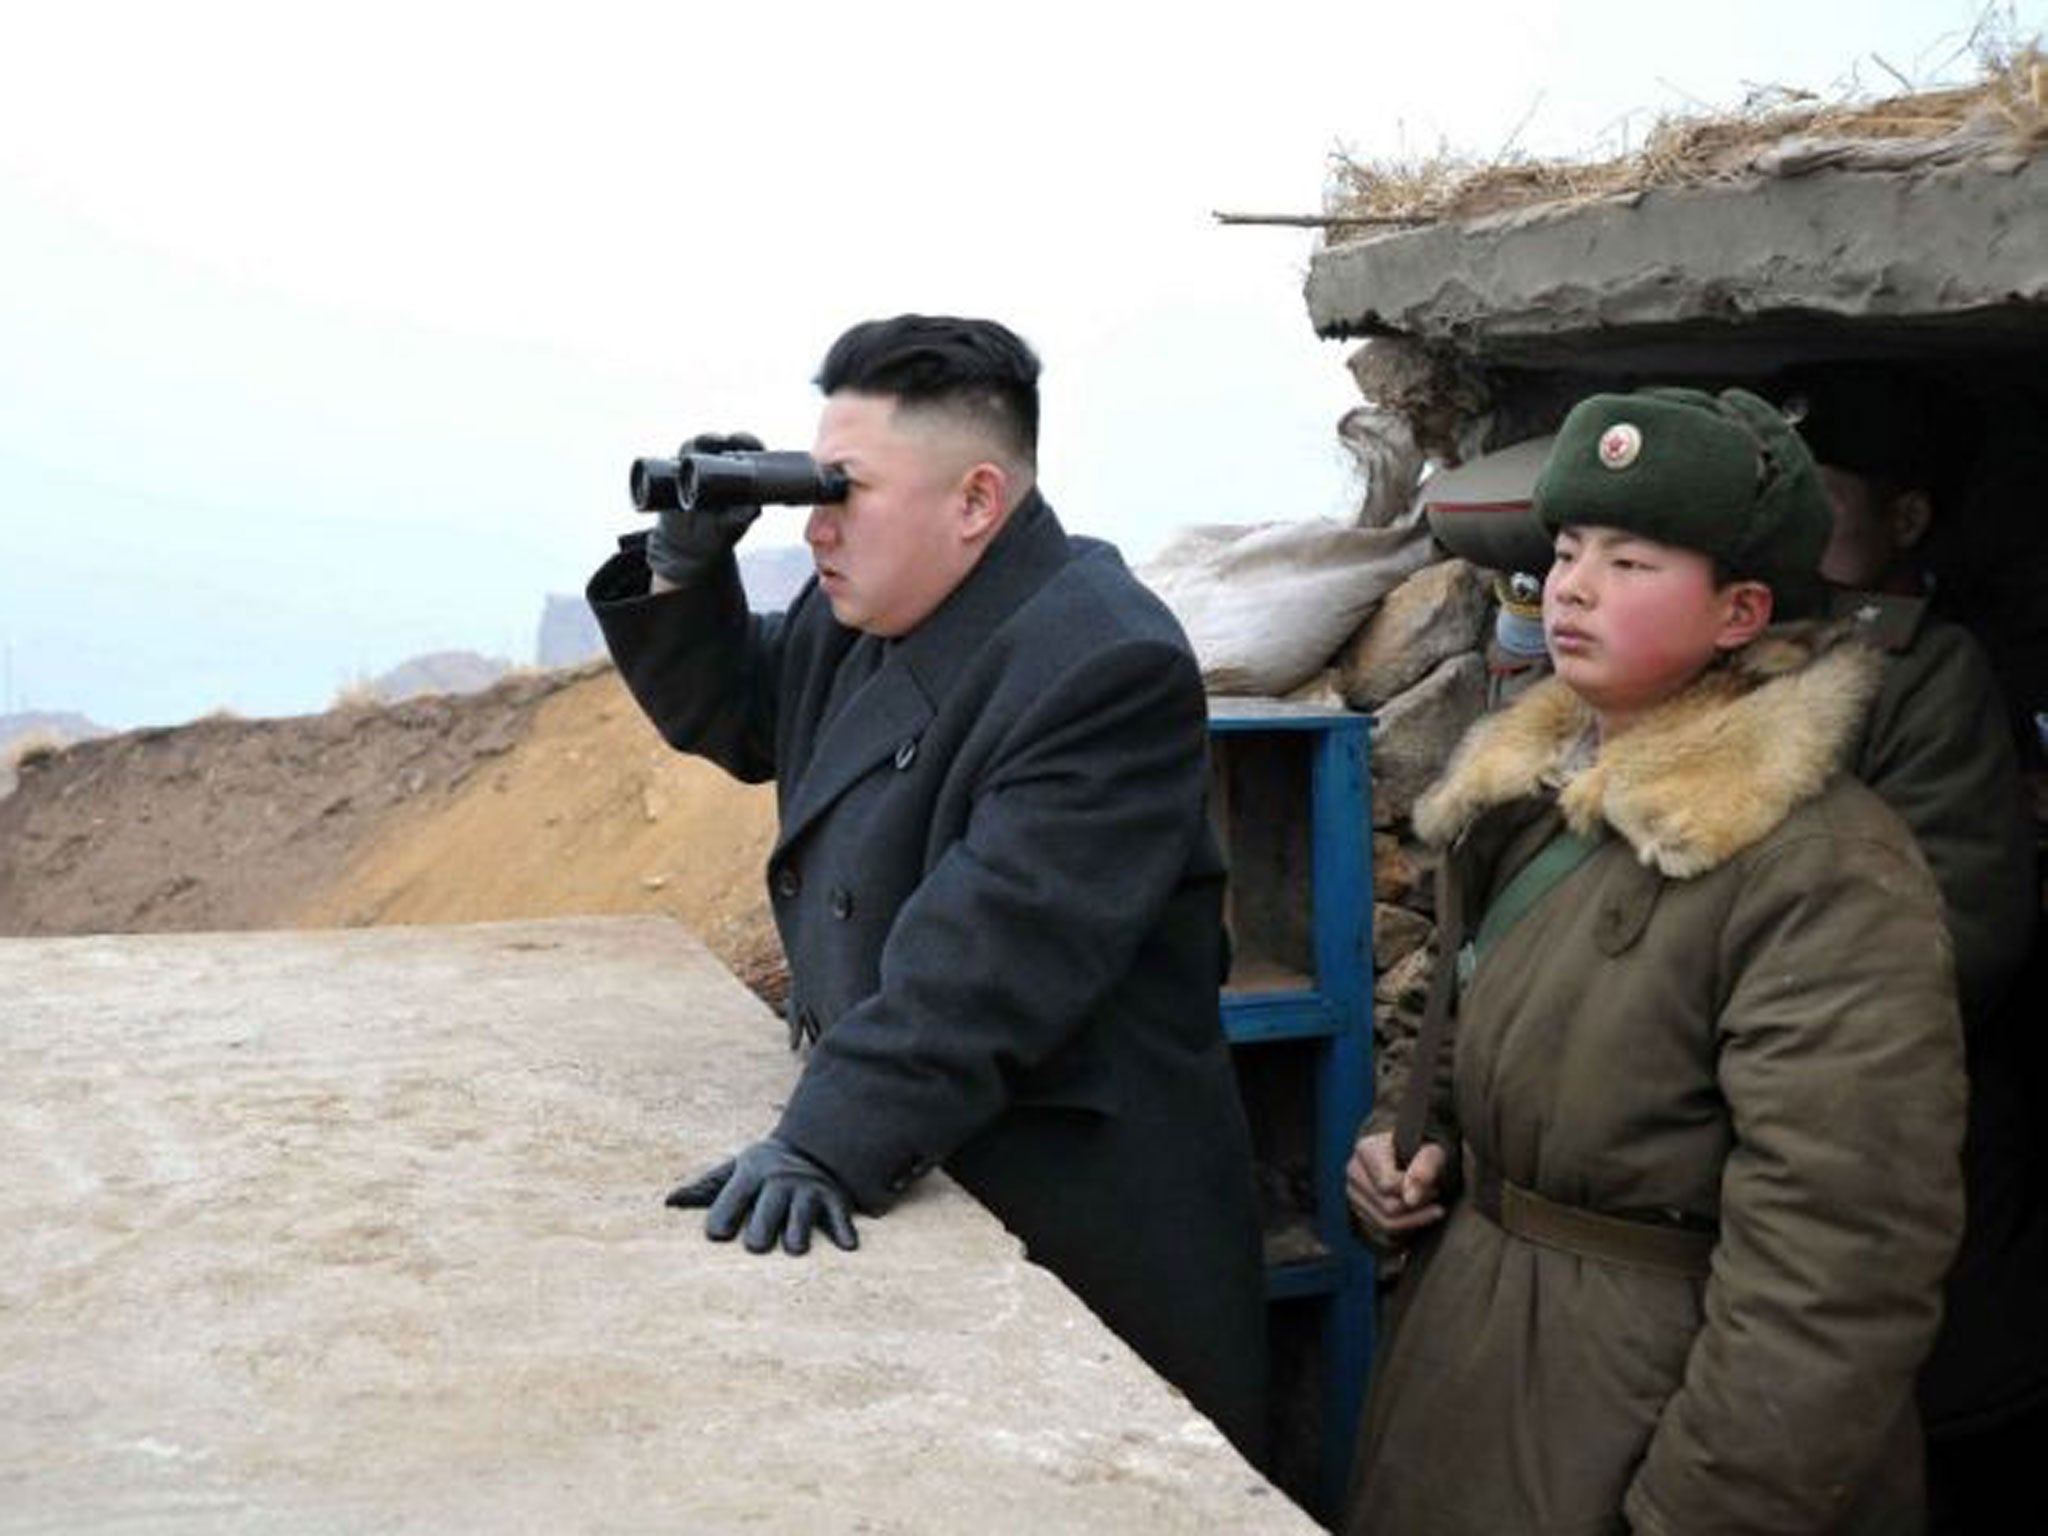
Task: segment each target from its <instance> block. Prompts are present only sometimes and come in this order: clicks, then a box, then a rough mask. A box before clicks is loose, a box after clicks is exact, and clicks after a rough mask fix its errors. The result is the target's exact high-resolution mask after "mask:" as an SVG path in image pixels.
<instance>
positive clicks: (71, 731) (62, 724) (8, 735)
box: [0, 709, 114, 752]
mask: <svg viewBox="0 0 2048 1536" xmlns="http://www.w3.org/2000/svg"><path fill="white" fill-rule="evenodd" d="M113 734H114V733H113V731H111V730H110V729H108V728H107V727H106V726H104V725H98V724H96V723H94V722H93V721H91V720H88V719H86V717H85V716H84V715H80V714H75V713H73V712H72V711H70V710H44V709H29V710H23V711H22V712H21V713H19V714H13V715H0V752H4V751H6V750H7V748H8V746H9V745H10V744H11V743H13V742H15V741H18V740H20V739H21V738H22V737H23V736H39V735H47V736H62V737H63V738H64V739H65V740H66V741H91V740H92V739H93V738H94V737H95V736H111V735H113Z"/></svg>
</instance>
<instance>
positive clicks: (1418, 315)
mask: <svg viewBox="0 0 2048 1536" xmlns="http://www.w3.org/2000/svg"><path fill="white" fill-rule="evenodd" d="M2044 150H2048V63H2044V61H2043V59H2042V57H2041V55H2040V54H2039V53H2038V52H2037V51H2035V50H2034V49H2033V48H2031V47H2030V48H2028V49H2026V50H2024V51H2023V52H2021V53H2019V54H2017V55H2016V56H2015V57H2014V58H2013V59H2012V60H2011V61H2009V62H2007V63H2005V64H2002V65H1997V66H1993V67H1989V68H1987V73H1986V77H1985V79H1984V80H1982V81H1980V82H1979V83H1978V84H1976V85H1974V86H1971V87H1967V88H1962V89H1955V90H1946V91H1934V92H1923V93H1918V94H1916V95H1912V96H1905V97H1896V98H1892V99H1891V100H1889V101H1885V102H1879V103H1875V104H1872V105H1869V106H1866V107H1860V108H1853V109H1852V108H1842V107H1821V106H1807V107H1801V108H1798V109H1795V110H1790V111H1778V112H1774V113H1768V114H1760V115H1752V116H1748V117H1741V118H1722V119H1713V120H1704V121H1693V122H1690V123H1684V124H1677V125H1666V126H1665V127H1662V128H1660V129H1659V131H1658V132H1657V133H1656V134H1653V135H1652V136H1651V140H1650V142H1649V143H1648V144H1647V145H1646V146H1645V147H1644V149H1643V150H1642V151H1641V152H1639V153H1638V154H1636V155H1633V156H1629V157H1626V158H1624V159H1621V160H1614V161H1607V162H1601V163H1597V164H1571V165H1563V164H1549V165H1543V164H1536V163H1533V162H1520V163H1516V164H1511V165H1500V166H1491V167H1480V168H1476V169H1467V170H1465V171H1463V172H1461V173H1460V174H1456V175H1448V174H1443V173H1442V172H1441V171H1440V170H1439V171H1438V172H1436V173H1433V174H1420V173H1417V172H1416V171H1414V170H1412V169H1411V170H1409V171H1405V172H1403V171H1399V170H1393V171H1387V172H1383V173H1382V172H1375V171H1374V170H1373V169H1372V168H1370V167H1361V166H1347V167H1341V168H1340V172H1339V186H1338V188H1337V191H1336V194H1335V196H1334V197H1333V206H1332V207H1331V209H1330V215H1331V217H1332V219H1333V220H1341V219H1344V218H1347V217H1366V218H1374V219H1380V220H1392V219H1398V220H1402V221H1404V227H1400V228H1397V229H1394V230H1392V232H1377V233H1371V234H1368V235H1366V236H1364V237H1363V238H1351V239H1347V240H1344V241H1343V242H1342V243H1339V234H1338V232H1339V231H1340V230H1342V229H1344V228H1346V226H1343V225H1341V224H1336V223H1333V225H1332V234H1331V236H1330V243H1329V244H1327V245H1326V247H1325V248H1324V249H1322V250H1321V251H1319V252H1317V254H1316V255H1315V257H1314V258H1313V261H1312V263H1311V266H1310V271H1309V277H1308V282H1307V289H1306V296H1307V301H1308V308H1309V314H1310V318H1311V320H1312V322H1313V324H1314V326H1315V328H1316V330H1317V332H1318V333H1319V334H1321V335H1324V336H1329V337H1343V336H1351V337H1373V336H1405V337H1410V338H1413V339H1415V340H1417V341H1420V342H1423V343H1425V344H1428V345H1430V346H1432V347H1433V348H1442V349H1445V350H1448V351H1451V352H1454V353H1457V354H1461V355H1464V356H1467V357H1471V358H1473V359H1475V360H1479V361H1482V362H1484V363H1485V364H1488V365H1496V366H1509V367H1563V368H1586V367H1599V368H1616V367H1619V368H1630V369H1637V368H1641V369H1655V368H1658V367H1660V366H1670V365H1671V364H1672V363H1674V362H1677V361H1681V360H1682V362H1683V363H1684V364H1685V365H1686V366H1687V367H1689V368H1694V369H1697V368H1700V367H1702V366H1722V367H1727V368H1731V369H1748V368H1755V367H1769V366H1772V365H1773V364H1774V363H1775V362H1776V361H1777V360H1778V359H1779V358H1780V357H1781V356H1782V355H1784V354H1786V353H1798V354H1805V355H1811V354H1812V353H1814V352H1816V351H1824V352H1833V353H1841V354H1844V355H1853V354H1855V353H1858V352H1878V353H1884V352H1898V351H1901V350H1905V351H1911V352H1914V353H1917V354H1921V355H1926V354H1928V353H1938V352H1943V351H1968V352H1972V353H1979V354H1981V353H1982V352H1984V351H1985V350H1987V349H1988V350H1993V351H2000V350H2006V349H2019V350H2029V351H2032V350H2037V349H2038V348H2040V347H2041V346H2042V345H2043V344H2044V343H2048V154H2044V153H2043V151H2044ZM1373 227H1374V228H1375V229H1378V230H1381V231H1384V230H1385V225H1383V224H1382V225H1377V226H1373Z"/></svg>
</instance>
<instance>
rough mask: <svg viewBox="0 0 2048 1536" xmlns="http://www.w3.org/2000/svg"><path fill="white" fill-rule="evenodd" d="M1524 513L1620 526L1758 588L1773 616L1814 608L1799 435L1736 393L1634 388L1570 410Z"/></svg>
mask: <svg viewBox="0 0 2048 1536" xmlns="http://www.w3.org/2000/svg"><path fill="white" fill-rule="evenodd" d="M1535 500H1536V515H1537V517H1539V518H1540V519H1541V520H1542V522H1543V526H1544V527H1545V528H1547V529H1549V530H1550V531H1551V532H1552V533H1555V532H1556V531H1557V530H1558V529H1559V528H1561V527H1563V526H1564V525H1565V524H1567V523H1578V524H1586V525H1591V526H1595V527H1602V528H1625V529H1627V530H1628V531H1629V532H1630V533H1637V534H1641V535H1642V536H1643V537H1644V538H1646V539H1655V540H1657V541H1658V542H1659V543H1660V544H1676V545H1678V546H1679V547H1681V548H1683V549H1693V550H1698V551H1699V552H1700V553H1701V554H1704V555H1709V556H1711V557H1713V558H1714V559H1715V560H1718V561H1719V562H1720V563H1721V565H1722V567H1723V568H1724V569H1725V570H1726V571H1727V572H1728V573H1729V574H1730V575H1731V576H1734V577H1736V578H1740V579H1745V580H1755V581H1761V582H1764V583H1766V584H1767V585H1768V586H1769V587H1770V589H1771V595H1772V598H1773V616H1774V617H1776V618H1800V617H1806V616H1811V615H1812V614H1815V613H1818V612H1819V611H1820V610H1821V608H1822V607H1823V606H1824V604H1823V601H1822V597H1823V594H1822V588H1821V582H1820V571H1819V567H1820V557H1821V552H1822V551H1823V550H1824V549H1826V548H1827V543H1828V533H1829V530H1830V528H1831V526H1832V522H1833V514H1832V513H1831V512H1830V511H1829V508H1828V499H1827V493H1826V491H1825V490H1823V489H1822V487H1821V483H1820V476H1819V474H1818V473H1817V472H1816V471H1815V469H1814V465H1813V455H1812V454H1811V453H1809V452H1808V451H1807V448H1806V445H1805V444H1804V443H1803V442H1801V441H1800V439H1799V434H1798V433H1797V432H1796V431H1794V430H1793V428H1792V426H1791V424H1790V423H1789V422H1787V421H1786V420H1785V418H1784V417H1783V416H1781V415H1780V414H1779V413H1778V412H1777V411H1776V410H1775V409H1774V408H1773V407H1772V406H1771V405H1770V403H1769V402H1768V401H1765V400H1762V399H1760V398H1758V397H1757V396H1755V395H1753V394H1751V393H1749V391H1747V390H1743V389H1728V390H1723V391H1722V392H1721V393H1720V394H1718V395H1710V394H1708V393H1706V392H1705V391H1704V390H1698V389H1641V390H1637V391H1636V392H1634V393H1633V394H1626V395H1593V396H1590V397H1588V398H1587V399H1584V400H1581V401H1580V402H1579V403H1578V404H1577V405H1575V406H1573V407H1572V410H1571V414H1570V415H1568V416H1566V417H1565V419H1564V425H1563V426H1562V427H1561V428H1559V429H1558V434H1557V442H1556V445H1555V446H1554V447H1552V449H1551V451H1550V457H1549V458H1548V459H1547V460H1546V461H1545V462H1544V465H1543V470H1542V472H1541V473H1540V474H1539V475H1538V476H1537V477H1536V497H1535Z"/></svg>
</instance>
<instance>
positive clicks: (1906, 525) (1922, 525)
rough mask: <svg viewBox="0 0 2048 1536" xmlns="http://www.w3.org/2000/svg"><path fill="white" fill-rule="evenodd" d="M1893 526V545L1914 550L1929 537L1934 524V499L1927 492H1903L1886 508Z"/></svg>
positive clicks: (1887, 517) (1886, 515)
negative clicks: (1929, 529) (1929, 530)
mask: <svg viewBox="0 0 2048 1536" xmlns="http://www.w3.org/2000/svg"><path fill="white" fill-rule="evenodd" d="M1884 515H1885V520H1886V521H1887V522H1889V523H1890V524H1891V531H1892V543H1893V544H1894V545H1896V546H1897V547H1898V548H1899V549H1902V550H1904V549H1913V548H1915V547H1917V546H1918V545H1919V543H1920V541H1921V540H1922V539H1924V538H1926V537H1927V530H1928V528H1929V527H1930V526H1932V525H1933V522H1934V498H1933V497H1931V496H1929V495H1928V494H1927V493H1926V492H1925V491H1901V492H1899V494H1898V495H1896V496H1894V497H1893V498H1892V503H1891V505H1890V506H1888V507H1886V508H1885V512H1884Z"/></svg>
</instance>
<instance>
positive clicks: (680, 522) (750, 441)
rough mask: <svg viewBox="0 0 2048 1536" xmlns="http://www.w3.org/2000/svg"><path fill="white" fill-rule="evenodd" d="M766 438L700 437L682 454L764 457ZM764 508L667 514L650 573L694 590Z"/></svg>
mask: <svg viewBox="0 0 2048 1536" xmlns="http://www.w3.org/2000/svg"><path fill="white" fill-rule="evenodd" d="M760 451H761V439H759V438H758V437H756V436H754V435H753V434H752V433H751V432H730V433H720V432H700V433H698V434H697V435H696V436H695V437H693V438H691V439H690V440H689V441H688V442H686V443H684V444H683V446H682V447H680V448H678V449H677V450H676V456H677V457H678V458H680V457H682V456H683V455H684V454H686V453H741V452H746V453H759V452H760ZM760 515H761V509H760V508H759V507H754V506H740V507H711V508H706V509H704V510H701V511H696V512H685V511H684V510H683V509H682V508H680V507H670V508H668V509H666V510H665V511H663V512H662V513H661V514H660V515H659V516H658V517H656V519H655V522H654V531H653V532H651V533H649V534H648V535H647V568H648V569H649V570H650V571H652V572H654V574H655V575H657V576H659V577H660V578H661V579H662V580H663V581H665V582H667V583H669V584H670V585H671V586H677V587H685V586H688V585H690V584H691V583H692V582H693V581H695V580H696V579H697V578H698V577H700V576H701V575H703V573H704V572H705V571H706V570H707V569H708V568H709V567H710V566H711V565H712V564H713V562H715V561H716V560H717V559H718V558H719V557H720V556H721V555H723V554H724V553H725V552H726V551H727V550H729V549H731V548H732V547H733V546H734V545H735V544H737V543H739V541H740V539H741V538H742V537H743V536H744V535H745V533H746V531H747V530H748V529H749V528H751V527H752V526H753V525H754V519H755V518H757V517H759V516H760Z"/></svg>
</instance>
